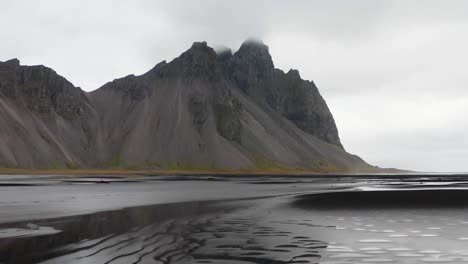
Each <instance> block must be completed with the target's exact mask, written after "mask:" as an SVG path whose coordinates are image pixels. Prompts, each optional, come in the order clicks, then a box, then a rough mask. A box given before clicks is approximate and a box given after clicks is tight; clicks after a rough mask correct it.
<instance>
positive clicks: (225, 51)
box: [216, 47, 232, 61]
mask: <svg viewBox="0 0 468 264" xmlns="http://www.w3.org/2000/svg"><path fill="white" fill-rule="evenodd" d="M216 54H217V55H218V59H220V60H221V61H227V60H229V59H230V58H231V57H232V50H231V49H230V48H226V47H223V48H222V49H218V50H216Z"/></svg>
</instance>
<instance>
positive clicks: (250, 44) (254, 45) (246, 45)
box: [239, 38, 269, 52]
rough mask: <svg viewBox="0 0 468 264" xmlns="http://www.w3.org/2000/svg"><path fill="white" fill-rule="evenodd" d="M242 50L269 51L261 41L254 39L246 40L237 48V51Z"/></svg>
mask: <svg viewBox="0 0 468 264" xmlns="http://www.w3.org/2000/svg"><path fill="white" fill-rule="evenodd" d="M242 49H260V50H265V51H267V52H268V50H269V48H268V46H267V45H266V44H265V43H263V41H262V40H260V39H255V38H249V39H246V40H245V41H244V42H243V43H242V45H241V46H240V48H239V50H242Z"/></svg>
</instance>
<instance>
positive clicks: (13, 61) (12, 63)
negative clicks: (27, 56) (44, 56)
mask: <svg viewBox="0 0 468 264" xmlns="http://www.w3.org/2000/svg"><path fill="white" fill-rule="evenodd" d="M0 65H2V66H7V67H19V66H20V61H19V60H18V59H17V58H14V59H11V60H7V61H3V62H2V61H0Z"/></svg>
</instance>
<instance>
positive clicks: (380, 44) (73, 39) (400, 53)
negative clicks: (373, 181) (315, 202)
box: [0, 0, 468, 171]
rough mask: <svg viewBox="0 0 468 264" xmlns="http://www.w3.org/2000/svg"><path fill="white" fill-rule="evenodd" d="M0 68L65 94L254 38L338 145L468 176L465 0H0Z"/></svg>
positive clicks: (390, 161) (380, 160) (393, 163)
mask: <svg viewBox="0 0 468 264" xmlns="http://www.w3.org/2000/svg"><path fill="white" fill-rule="evenodd" d="M0 1H1V14H0V25H2V26H1V30H0V61H4V60H8V59H11V58H19V59H20V60H21V63H22V64H25V65H32V64H44V65H46V66H49V67H51V68H53V69H54V70H56V71H57V72H58V73H59V74H61V75H63V76H64V77H66V78H67V79H68V80H70V81H71V82H72V83H73V84H75V85H76V86H80V87H81V88H82V89H84V90H86V91H91V90H94V89H96V88H98V87H100V86H101V85H103V84H104V83H106V82H107V81H111V80H113V79H115V78H118V77H123V76H125V75H128V74H131V73H134V74H142V73H144V72H146V71H147V70H149V69H150V68H152V67H153V66H154V65H155V64H157V63H158V62H160V61H162V60H171V59H173V58H175V57H176V56H178V55H179V54H180V53H182V52H183V51H185V50H186V49H188V48H189V47H190V45H191V43H192V42H194V41H201V40H205V41H207V42H208V44H209V45H210V46H212V47H220V46H227V47H230V48H231V49H233V50H234V51H235V50H237V49H238V47H239V46H240V44H241V43H242V42H243V40H245V39H246V38H251V37H254V38H258V39H262V40H263V41H264V42H265V43H266V44H267V45H268V46H269V47H270V51H271V54H272V56H273V60H274V63H275V66H276V67H277V68H280V69H283V70H289V69H290V68H295V69H298V70H299V71H300V73H301V76H302V77H303V78H305V79H309V80H313V81H314V82H315V83H316V84H317V86H318V88H319V90H320V91H321V93H322V95H323V96H324V98H325V100H326V101H327V102H328V105H329V107H330V109H331V111H332V113H333V114H334V116H335V120H336V122H337V125H338V129H339V132H340V136H341V139H342V142H343V144H344V146H345V148H346V149H347V150H348V151H350V152H352V153H354V154H358V155H359V156H361V157H362V158H364V159H365V160H366V161H368V162H369V163H371V164H374V165H378V166H381V167H397V168H403V169H412V170H419V171H468V120H467V119H468V89H467V88H468V87H467V85H468V74H467V73H468V72H467V71H468V51H467V49H468V1H464V0H460V1H457V0H445V1H442V0H440V1H439V0H434V1H429V0H420V1H411V0H401V1H396V0H392V1H391V0H386V1H379V0H368V1H365V0H361V1H359V0H353V1H348V0H342V1H337V0H326V1H325V0H323V1H313V0H304V1H299V0H298V1H274V0H273V1H272V0H264V1H260V0H259V1H255V0H244V1H240V0H237V1H220V0H204V1H189V0H187V1H177V0H171V1H167V0H166V1H154V0H132V1H123V0H122V1H116V0H101V1H96V0H75V1H73V0H70V1H63V0H41V1H35V0H30V1H23V0H15V1H12V0H0Z"/></svg>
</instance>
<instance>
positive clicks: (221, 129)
mask: <svg viewBox="0 0 468 264" xmlns="http://www.w3.org/2000/svg"><path fill="white" fill-rule="evenodd" d="M59 117H60V118H59ZM0 122H3V123H5V124H7V126H4V127H3V128H2V127H0V166H16V167H44V166H49V165H50V164H51V163H55V162H57V163H59V165H63V166H68V167H75V166H78V167H83V166H85V167H96V166H98V167H109V166H110V167H116V166H118V167H127V166H129V167H132V168H135V167H137V168H138V167H145V168H146V167H152V168H153V167H155V168H176V169H177V168H185V169H190V168H205V169H207V168H222V169H229V168H233V169H240V168H255V167H261V168H262V169H265V168H266V169H268V168H269V167H270V166H272V168H278V166H280V168H285V167H287V168H307V169H317V170H329V169H339V170H360V169H363V168H364V169H366V168H369V165H367V164H366V163H365V162H364V161H363V160H361V159H360V158H359V157H357V156H354V155H351V154H348V153H346V152H345V151H344V150H343V147H342V145H341V142H340V139H339V137H338V131H337V128H336V125H335V122H334V120H333V116H332V114H331V113H330V111H329V109H328V107H327V105H326V103H325V101H324V100H323V98H322V97H321V95H320V93H319V91H318V89H317V87H316V86H315V84H314V83H313V82H311V81H305V80H302V79H301V77H300V75H299V72H298V71H296V70H290V71H289V72H287V73H284V72H283V71H281V70H278V69H275V68H274V64H273V61H272V59H271V55H270V54H269V49H268V47H267V46H266V45H264V44H263V43H261V42H256V41H246V42H245V43H244V44H243V45H242V46H241V47H240V49H239V50H238V51H237V52H235V53H234V54H233V53H232V52H231V51H230V50H224V51H222V52H219V53H218V54H217V53H216V52H215V51H214V50H213V49H212V48H210V47H209V46H208V45H207V43H206V42H196V43H194V44H193V45H192V47H191V48H190V49H188V50H187V51H186V52H184V53H183V54H182V55H181V56H179V57H178V58H176V59H174V60H173V61H171V62H169V63H166V62H165V61H163V62H161V63H159V64H157V65H156V66H155V67H154V68H153V69H151V70H150V71H148V72H147V73H145V74H143V75H141V76H134V75H129V76H126V77H124V78H121V79H116V80H114V81H112V82H109V83H107V84H105V85H104V86H103V87H101V88H99V89H97V90H95V91H93V92H91V93H85V92H83V91H82V90H81V89H79V88H77V87H74V86H73V85H72V84H71V83H70V82H68V81H67V80H66V79H65V78H63V77H61V76H60V75H58V74H57V73H56V72H55V71H53V70H51V69H49V68H46V67H44V66H21V65H20V64H19V61H18V60H11V61H7V62H0ZM12 139H13V140H12ZM7 141H8V142H9V143H5V142H7ZM2 143H3V144H2ZM18 146H19V147H18ZM259 163H260V164H259ZM278 164H281V165H278ZM168 166H169V167H168Z"/></svg>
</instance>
